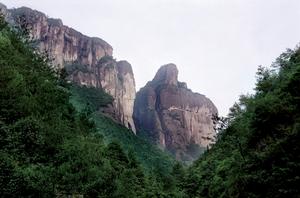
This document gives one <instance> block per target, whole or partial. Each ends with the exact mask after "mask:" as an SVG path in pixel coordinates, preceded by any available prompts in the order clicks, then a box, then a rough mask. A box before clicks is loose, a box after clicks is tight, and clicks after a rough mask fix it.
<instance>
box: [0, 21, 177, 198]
mask: <svg viewBox="0 0 300 198" xmlns="http://www.w3.org/2000/svg"><path fill="white" fill-rule="evenodd" d="M0 67H1V68H0V145H1V146H0V189H1V190H0V196H1V197H57V196H59V197H66V196H68V195H83V196H84V197H154V196H156V195H157V196H158V197H161V196H164V197H176V195H177V194H179V193H177V192H176V191H175V190H176V188H175V187H174V186H175V184H173V183H174V182H171V183H170V182H169V180H168V179H171V181H173V179H172V176H171V175H170V174H169V173H168V172H165V174H163V175H162V174H160V173H162V172H163V171H160V170H158V171H156V168H155V166H152V165H149V166H147V167H149V168H148V169H147V170H148V171H146V170H145V169H144V166H145V165H144V166H142V165H141V164H140V163H139V162H138V160H137V159H136V156H135V155H137V156H138V157H139V158H142V157H143V155H138V154H137V148H136V147H134V148H133V150H132V151H129V149H128V152H125V151H124V150H123V148H122V147H121V146H120V144H119V142H115V141H107V140H105V142H104V140H103V136H102V135H101V133H99V132H100V131H101V130H104V129H106V130H107V128H108V129H110V130H111V131H113V132H114V133H117V130H119V131H120V132H121V133H126V132H127V131H126V130H125V129H124V127H120V126H117V124H116V123H113V122H111V121H109V120H107V121H106V124H105V122H104V118H103V119H102V121H101V120H98V123H95V122H94V121H93V116H96V115H93V114H92V111H91V108H94V107H93V106H91V105H90V107H89V108H86V107H85V104H81V107H82V108H77V109H78V110H76V108H74V107H73V105H72V104H71V103H70V99H71V100H73V101H74V98H73V99H72V97H74V94H73V95H72V93H74V92H75V91H74V88H71V89H70V86H69V85H68V83H66V81H65V80H64V79H63V78H60V77H59V76H64V72H60V75H59V74H58V73H57V72H54V71H53V70H52V69H51V65H49V64H48V62H47V58H46V57H44V56H42V55H39V54H38V53H37V51H35V50H34V49H33V48H32V46H31V43H30V42H28V40H27V39H26V38H25V37H24V35H23V34H21V33H19V32H17V31H15V30H12V28H10V27H8V25H7V24H6V22H4V20H3V19H2V18H0ZM81 91H82V90H81ZM85 91H86V90H85ZM77 93H78V94H79V93H81V92H80V90H79V89H77ZM84 93H87V95H86V96H90V95H91V94H93V90H88V91H87V92H84ZM98 94H99V95H96V96H97V97H96V98H94V99H96V101H98V100H101V102H102V103H100V104H101V105H104V104H105V103H107V102H111V99H110V97H109V96H107V95H105V94H104V93H101V92H99V93H98ZM71 95H72V97H71V98H70V96H71ZM85 98H86V99H89V97H85ZM77 102H79V103H80V102H82V103H84V101H80V100H79V101H77ZM79 103H77V104H79ZM97 104H99V103H98V102H97ZM79 106H80V104H79ZM101 126H102V128H101ZM111 131H109V132H111ZM102 134H103V135H105V133H102ZM114 139H115V140H116V141H118V140H120V138H119V139H118V138H114ZM127 139H128V144H130V143H132V142H133V141H136V140H134V139H133V137H128V138H127ZM111 140H112V139H111ZM142 143H144V142H140V144H142ZM137 144H138V143H137ZM123 145H124V143H123ZM145 149H149V151H152V152H154V154H157V155H161V156H163V155H162V154H160V153H159V151H156V150H154V149H153V148H150V147H146V148H144V149H140V150H142V151H143V152H146V151H145ZM152 154H153V153H152ZM149 155H151V152H150V154H149V153H148V154H145V156H144V157H145V158H147V157H149V158H150V159H145V161H147V160H149V161H150V162H153V160H152V161H151V156H149ZM158 159H159V160H162V161H164V159H163V157H161V158H159V157H158ZM156 160H157V159H154V161H156ZM165 162H167V160H165ZM170 163H171V162H170ZM162 164H163V162H162ZM170 165H171V164H170ZM167 166H169V165H167ZM145 167H146V166H145ZM151 167H154V168H153V170H152V169H151ZM169 169H170V168H169ZM150 172H151V174H150ZM153 172H154V173H156V174H152V173H153ZM169 172H170V171H169ZM166 178H168V179H166ZM167 181H168V182H167Z"/></svg>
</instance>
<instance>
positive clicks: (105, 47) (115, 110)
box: [0, 4, 135, 132]
mask: <svg viewBox="0 0 300 198" xmlns="http://www.w3.org/2000/svg"><path fill="white" fill-rule="evenodd" d="M0 8H1V12H2V13H4V15H5V16H6V20H7V21H8V22H9V23H11V24H14V25H21V26H23V25H26V28H28V29H29V31H30V35H31V37H32V38H33V40H35V41H36V44H37V48H38V49H39V51H41V52H43V53H47V54H48V55H49V57H50V58H51V59H53V65H54V66H55V67H58V68H66V70H67V72H68V74H69V79H70V80H72V81H73V82H76V83H77V84H79V85H86V86H90V87H97V88H103V89H104V90H105V91H106V92H107V93H109V94H110V95H111V96H113V98H114V102H113V106H112V107H109V108H107V109H105V110H103V111H104V112H105V113H107V114H109V115H110V116H111V117H113V118H114V119H115V120H117V121H119V122H120V123H122V124H123V125H125V126H126V127H128V128H131V129H132V130H133V132H135V126H134V122H133V118H132V114H133V104H134V99H135V81H134V76H133V72H132V68H131V65H130V64H129V63H128V62H126V61H119V62H117V61H115V60H114V59H113V58H112V53H113V49H112V47H111V46H110V45H109V44H108V43H107V42H105V41H104V40H102V39H100V38H91V37H88V36H85V35H83V34H81V33H79V32H77V31H76V30H74V29H72V28H69V27H67V26H65V25H63V23H62V21H61V20H60V19H52V18H48V17H47V16H46V15H45V14H43V13H41V12H39V11H36V10H32V9H30V8H26V7H21V8H17V9H7V8H6V7H5V6H4V5H2V4H1V5H0Z"/></svg>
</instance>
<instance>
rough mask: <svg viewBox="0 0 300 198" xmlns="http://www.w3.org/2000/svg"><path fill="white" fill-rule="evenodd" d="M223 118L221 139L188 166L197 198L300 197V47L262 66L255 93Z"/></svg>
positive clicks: (187, 185)
mask: <svg viewBox="0 0 300 198" xmlns="http://www.w3.org/2000/svg"><path fill="white" fill-rule="evenodd" d="M217 121H219V126H220V128H219V133H218V141H217V143H216V144H215V145H214V146H213V147H212V149H210V150H209V151H207V152H206V153H205V154H204V155H203V156H202V157H201V158H200V159H199V160H198V161H196V162H195V163H194V164H193V165H192V166H191V167H189V169H188V172H187V175H186V179H185V181H184V189H185V192H186V193H187V194H189V195H192V197H262V198H263V197H272V198H275V197H300V185H299V184H300V174H299V173H300V144H299V140H300V50H299V48H298V47H297V48H296V49H295V50H287V52H285V53H283V54H282V55H281V56H280V57H279V58H278V59H277V60H276V61H275V62H274V63H273V65H272V67H271V68H270V69H268V68H263V67H259V69H258V72H257V83H256V87H255V94H253V95H248V96H241V98H240V100H239V102H238V103H236V104H235V105H234V106H233V107H232V108H231V111H230V114H229V116H228V117H227V118H222V119H219V120H217Z"/></svg>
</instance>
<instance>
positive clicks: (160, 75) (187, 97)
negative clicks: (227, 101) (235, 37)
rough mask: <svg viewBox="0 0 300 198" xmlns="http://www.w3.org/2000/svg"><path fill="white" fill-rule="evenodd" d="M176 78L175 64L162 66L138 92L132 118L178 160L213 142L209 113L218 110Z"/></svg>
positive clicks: (156, 142) (195, 154)
mask: <svg viewBox="0 0 300 198" xmlns="http://www.w3.org/2000/svg"><path fill="white" fill-rule="evenodd" d="M177 79H178V69H177V67H176V65H174V64H167V65H164V66H162V67H161V68H160V69H159V70H158V72H157V73H156V75H155V77H154V79H153V80H152V81H150V82H149V83H147V85H146V86H145V87H143V88H142V89H140V91H139V92H138V93H137V95H136V100H135V104H134V116H133V118H134V122H135V126H136V127H137V129H138V130H137V131H138V132H140V131H142V132H143V133H145V134H142V135H143V136H144V135H146V136H148V138H149V139H150V140H152V141H153V142H154V143H155V144H157V145H159V146H160V147H161V148H163V149H166V150H168V151H169V152H171V153H172V154H174V156H175V157H176V158H177V159H178V160H183V161H191V160H194V159H197V158H198V157H199V155H200V154H201V153H202V152H203V151H204V150H205V149H207V147H210V145H211V144H213V143H214V141H215V135H216V132H215V131H214V124H213V121H212V116H213V115H214V114H217V113H218V111H217V108H216V107H215V105H214V104H213V103H212V102H211V101H210V100H209V99H208V98H207V97H205V96H204V95H202V94H198V93H194V92H192V91H191V90H190V89H188V88H187V85H186V83H184V82H179V81H178V80H177ZM138 135H139V134H138Z"/></svg>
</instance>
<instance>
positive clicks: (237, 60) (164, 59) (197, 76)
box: [1, 0, 300, 115]
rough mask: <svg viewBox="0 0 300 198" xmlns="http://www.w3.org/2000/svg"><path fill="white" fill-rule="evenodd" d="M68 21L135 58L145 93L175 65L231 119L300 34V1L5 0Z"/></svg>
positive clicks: (120, 53) (131, 59)
mask: <svg viewBox="0 0 300 198" xmlns="http://www.w3.org/2000/svg"><path fill="white" fill-rule="evenodd" d="M1 2H2V3H3V4H5V5H6V6H8V8H12V7H20V6H27V7H30V8H32V9H36V10H39V11H42V12H44V13H46V14H47V15H48V16H49V17H52V18H60V19H62V21H63V23H64V24H65V25H67V26H70V27H72V28H74V29H76V30H78V31H80V32H82V33H84V34H86V35H88V36H93V37H100V38H102V39H104V40H105V41H107V42H108V43H110V44H111V45H112V46H113V48H114V57H116V58H117V59H118V60H128V61H129V62H130V63H131V64H132V66H133V70H134V74H135V80H136V86H137V90H139V88H141V87H143V86H144V85H145V84H146V82H147V81H149V80H151V79H152V78H153V77H154V75H155V73H156V71H157V70H158V68H159V67H160V66H161V65H164V64H167V63H175V64H176V65H177V67H178V69H179V80H180V81H184V82H186V83H187V85H188V87H189V88H191V89H192V90H193V91H194V92H198V93H201V94H204V95H206V96H207V97H209V98H210V99H211V100H212V101H213V102H214V103H215V104H216V106H217V108H218V109H219V113H220V114H221V115H226V114H227V113H228V109H229V108H230V107H231V106H232V105H233V103H234V102H235V101H237V100H238V98H239V95H241V94H247V93H253V91H252V89H253V87H254V85H255V72H256V70H257V67H258V65H263V66H269V65H270V64H271V63H272V62H273V61H274V60H275V59H276V57H278V56H279V55H280V54H281V52H283V51H285V49H286V48H294V47H295V46H296V44H297V43H298V42H299V40H300V39H299V37H300V26H299V25H298V24H299V19H300V1H298V0H289V1H286V0H264V1H261V0H248V1H243V0H240V1H238V0H218V1H217V0H85V1H81V0H77V1H74V0H51V1H41V0H26V1H21V0H20V1H18V0H2V1H1Z"/></svg>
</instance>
